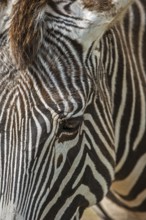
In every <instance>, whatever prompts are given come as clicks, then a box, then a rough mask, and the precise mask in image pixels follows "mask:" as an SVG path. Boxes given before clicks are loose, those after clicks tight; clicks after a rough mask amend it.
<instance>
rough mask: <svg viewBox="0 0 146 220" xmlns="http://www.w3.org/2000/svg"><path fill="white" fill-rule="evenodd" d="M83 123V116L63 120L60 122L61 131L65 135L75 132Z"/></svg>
mask: <svg viewBox="0 0 146 220" xmlns="http://www.w3.org/2000/svg"><path fill="white" fill-rule="evenodd" d="M82 122H83V116H79V117H75V118H69V119H64V120H62V121H61V130H62V132H66V133H74V132H77V131H78V129H79V127H80V126H81V124H82Z"/></svg>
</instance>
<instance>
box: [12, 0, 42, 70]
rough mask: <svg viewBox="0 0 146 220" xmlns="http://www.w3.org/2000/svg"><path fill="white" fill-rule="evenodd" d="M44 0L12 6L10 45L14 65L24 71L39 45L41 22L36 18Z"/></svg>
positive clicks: (22, 1)
mask: <svg viewBox="0 0 146 220" xmlns="http://www.w3.org/2000/svg"><path fill="white" fill-rule="evenodd" d="M45 5H46V0H31V1H30V0H18V2H17V3H16V4H15V5H14V6H13V10H12V22H11V25H10V32H9V34H10V44H11V51H12V55H13V57H14V59H15V61H16V64H17V65H18V66H19V67H20V68H21V69H25V68H26V67H27V66H28V65H29V64H30V63H31V62H32V60H33V59H34V57H35V56H36V54H37V51H38V49H39V46H40V43H41V30H42V26H43V24H42V20H41V19H39V20H38V21H37V17H38V15H39V13H40V11H42V9H43V8H44V7H45Z"/></svg>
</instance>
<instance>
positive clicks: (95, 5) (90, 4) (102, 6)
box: [83, 0, 113, 12]
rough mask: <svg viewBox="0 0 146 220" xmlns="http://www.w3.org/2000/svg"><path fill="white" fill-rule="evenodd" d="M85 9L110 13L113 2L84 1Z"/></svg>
mask: <svg viewBox="0 0 146 220" xmlns="http://www.w3.org/2000/svg"><path fill="white" fill-rule="evenodd" d="M83 4H84V6H85V8H88V9H89V10H94V11H97V12H102V11H109V10H111V8H112V7H113V3H112V0H98V1H95V0H83Z"/></svg>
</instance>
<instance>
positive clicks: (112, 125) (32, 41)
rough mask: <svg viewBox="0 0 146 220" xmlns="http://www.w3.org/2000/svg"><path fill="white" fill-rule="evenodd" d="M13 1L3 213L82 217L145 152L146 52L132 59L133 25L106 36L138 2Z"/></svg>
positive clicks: (67, 219)
mask: <svg viewBox="0 0 146 220" xmlns="http://www.w3.org/2000/svg"><path fill="white" fill-rule="evenodd" d="M11 2H13V1H9V6H8V7H6V9H5V10H6V13H5V16H6V17H7V19H4V23H3V32H2V33H1V35H0V106H1V109H0V161H1V163H0V175H1V179H0V192H1V193H0V218H1V219H2V220H14V219H16V220H48V219H49V220H71V219H72V220H74V219H79V218H80V217H81V215H82V212H83V210H84V209H85V208H86V207H87V206H91V205H94V204H97V203H98V202H100V201H101V200H102V198H103V197H104V196H105V195H106V193H107V192H108V190H109V187H110V186H111V184H112V181H113V179H114V178H116V181H114V183H113V184H112V188H113V190H117V193H118V184H120V182H119V181H121V180H122V179H124V177H125V176H126V175H129V173H130V172H131V170H132V168H133V167H134V165H135V164H137V163H138V162H137V161H138V158H139V157H140V158H143V157H144V155H145V154H144V152H141V150H139V149H143V144H142V138H144V134H145V122H144V119H142V118H143V117H144V116H145V112H144V111H145V109H144V108H145V93H144V92H145V91H144V89H145V87H144V86H142V85H143V84H144V83H145V81H144V80H145V73H144V69H141V68H144V65H143V59H142V52H141V49H140V51H139V53H138V61H139V63H138V62H137V63H136V62H135V59H136V58H135V57H134V56H133V58H132V59H131V56H132V54H133V50H134V51H135V50H136V49H137V48H142V45H141V42H142V41H141V39H139V41H138V42H140V43H139V44H140V45H139V47H138V46H137V47H136V48H133V45H134V44H132V45H130V46H131V47H129V46H127V42H129V44H130V43H132V41H131V40H130V41H129V39H130V38H131V37H132V36H133V35H132V36H131V35H130V34H131V30H133V29H132V26H129V27H130V28H129V27H128V31H129V35H125V34H124V31H125V32H126V33H127V29H126V25H125V24H126V22H125V24H121V26H117V27H115V28H114V29H111V30H110V31H109V33H107V34H106V35H104V37H103V38H102V40H101V41H100V42H99V39H100V38H101V37H102V35H103V33H104V32H105V31H106V30H107V29H108V28H109V27H110V26H111V24H112V25H113V23H114V22H115V20H116V19H118V17H119V14H120V15H121V13H119V12H121V7H124V8H126V7H127V4H129V2H130V1H120V2H117V1H112V3H113V4H112V7H110V6H111V0H109V1H104V2H105V3H106V2H107V4H103V3H102V2H101V1H98V3H99V4H96V5H95V7H94V4H93V3H94V1H90V2H89V1H86V0H83V1H79V0H75V1H63V0H62V1H61V0H60V1H59V0H50V1H47V0H37V1H34V0H31V1H27V0H26V1H24V0H19V1H18V2H16V4H15V5H14V6H13V8H12V10H10V8H11V7H12V5H11V4H10V3H11ZM137 5H141V2H140V1H139V2H138V3H137ZM135 7H137V6H135ZM142 8H143V6H142ZM101 9H103V10H104V11H105V12H103V11H102V10H101ZM131 10H132V9H131ZM105 13H106V14H105ZM131 13H132V12H131ZM24 15H25V16H24ZM105 15H106V16H105ZM133 22H135V20H134V21H133ZM133 22H132V21H131V22H129V25H134V23H133ZM140 27H141V26H140ZM143 31H144V30H143V29H142V30H141V29H140V31H139V33H140V34H142V33H143V34H144V32H143ZM143 34H142V36H140V35H139V37H143ZM121 36H122V39H121ZM125 38H127V39H125ZM136 39H137V38H136ZM128 48H132V49H131V50H130V49H129V52H127V51H128ZM125 51H126V52H127V53H125ZM112 59H115V60H116V62H115V61H114V60H112ZM141 62H142V63H141ZM134 64H135V66H134ZM123 66H124V67H125V68H124V69H123ZM136 68H138V70H139V71H136V70H137V69H136ZM123 70H124V71H123ZM130 70H131V71H130ZM128 73H129V75H128ZM130 73H131V74H130ZM132 73H135V74H136V76H137V77H136V76H135V77H134V76H133V74H132ZM141 82H143V84H142V85H141ZM144 85H145V84H144ZM138 87H139V89H138V92H137V88H138ZM128 89H129V90H128ZM128 91H129V92H128ZM119 94H120V95H119ZM121 94H122V96H121ZM137 97H138V98H137ZM131 100H133V101H131ZM137 100H138V103H139V105H138V104H137ZM140 100H141V101H140ZM130 101H131V102H130ZM125 103H127V105H129V106H127V105H126V104H125ZM126 106H127V107H128V110H127V108H126ZM136 106H137V107H136ZM139 107H141V110H140V109H139ZM131 109H132V110H131ZM121 111H122V112H121ZM140 112H141V114H140ZM124 117H126V119H125V118H124ZM135 118H136V119H137V118H138V119H137V120H136V119H135ZM134 119H135V120H134ZM124 122H126V124H125V123H124ZM122 123H124V124H122ZM136 128H137V130H136ZM134 132H135V133H134ZM124 140H125V141H124ZM123 141H124V143H126V144H125V146H126V149H128V154H127V151H126V150H124V151H123V144H122V142H123ZM130 142H131V143H132V144H131V145H130ZM130 146H131V147H132V148H130ZM132 150H133V151H134V152H136V155H139V157H138V158H137V157H136V159H135V157H134V156H133V157H134V159H135V161H134V159H133V162H134V163H133V164H132V163H130V165H131V169H130V166H129V165H127V166H128V168H129V170H128V168H127V167H126V168H125V167H124V166H126V162H127V161H128V157H130V158H131V157H132V156H131V154H130V153H131V152H133V151H132ZM138 150H139V151H140V153H139V154H138V153H137V152H138ZM142 153H143V154H142ZM125 154H126V158H124V155H125ZM133 155H135V154H134V153H133ZM116 162H117V163H116ZM115 165H116V168H115ZM137 166H138V164H137ZM138 167H139V166H138ZM125 170H126V171H125ZM126 172H127V173H126ZM120 188H121V187H120ZM138 189H139V188H138ZM121 190H122V189H121ZM124 193H125V192H124ZM128 195H129V194H128ZM129 196H131V195H129ZM122 199H124V198H122ZM122 201H123V200H122ZM126 204H127V203H126Z"/></svg>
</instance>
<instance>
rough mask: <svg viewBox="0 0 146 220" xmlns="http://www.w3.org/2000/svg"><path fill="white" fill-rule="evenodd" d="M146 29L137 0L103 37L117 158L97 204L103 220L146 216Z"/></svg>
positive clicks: (144, 6) (142, 4) (144, 10)
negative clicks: (107, 185) (113, 173)
mask: <svg viewBox="0 0 146 220" xmlns="http://www.w3.org/2000/svg"><path fill="white" fill-rule="evenodd" d="M145 28H146V1H145V0H144V1H136V2H135V3H134V4H133V5H132V6H131V7H130V8H129V11H128V13H127V15H126V16H125V17H124V19H123V20H121V22H120V23H119V24H118V25H116V26H115V27H114V28H111V29H110V30H109V31H107V33H106V34H105V35H104V37H103V38H102V39H101V42H100V47H101V48H102V49H101V51H102V55H101V56H102V58H101V60H102V62H103V66H104V71H105V72H106V73H107V74H108V76H109V78H110V83H111V85H110V88H111V93H112V103H113V119H114V129H115V147H116V157H117V159H116V166H115V177H114V181H113V183H112V185H111V187H110V190H109V192H108V194H107V196H106V197H105V198H104V199H103V201H102V202H101V203H100V205H99V206H98V207H97V206H94V208H93V209H94V210H95V211H96V212H97V213H98V214H100V216H101V218H103V219H112V220H116V219H118V220H120V219H131V220H136V219H144V220H145V219H146V184H145V182H146V181H145V180H146V178H145V176H146V146H145V140H146V66H145V64H146V56H145V47H146V46H145V40H146V30H145ZM114 59H115V60H114ZM115 63H116V65H115Z"/></svg>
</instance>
